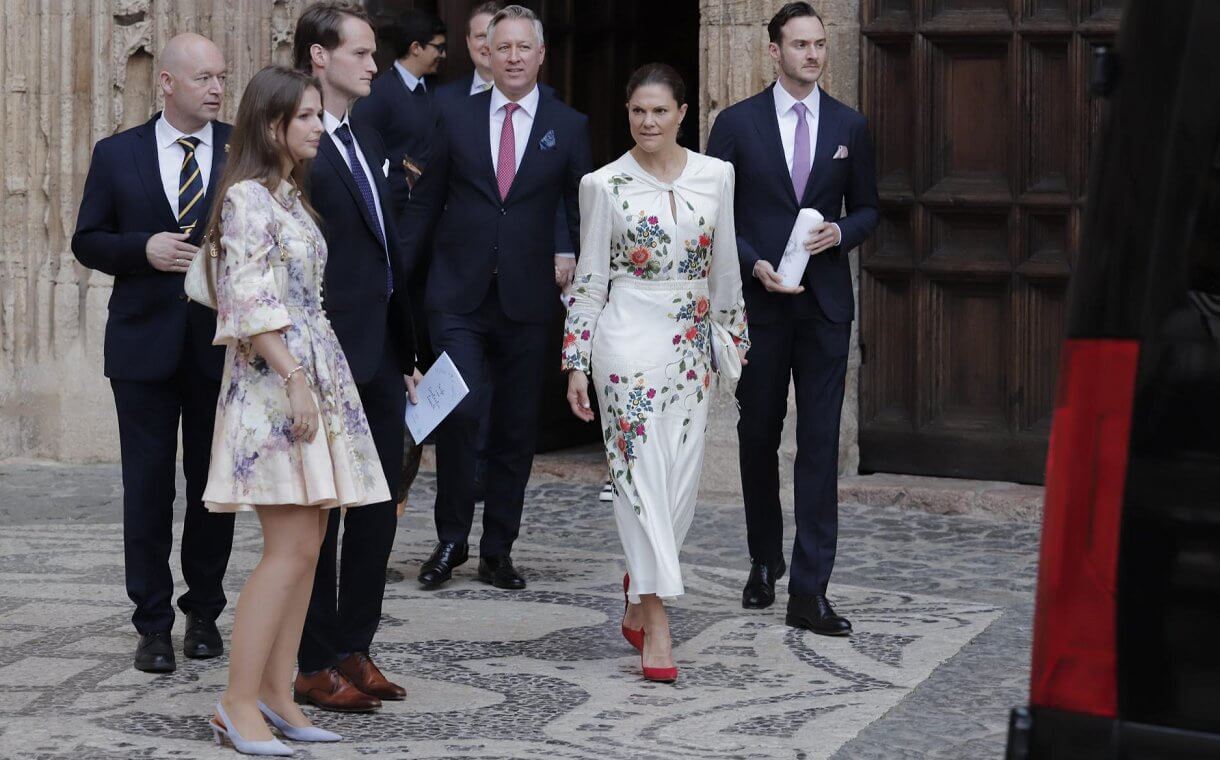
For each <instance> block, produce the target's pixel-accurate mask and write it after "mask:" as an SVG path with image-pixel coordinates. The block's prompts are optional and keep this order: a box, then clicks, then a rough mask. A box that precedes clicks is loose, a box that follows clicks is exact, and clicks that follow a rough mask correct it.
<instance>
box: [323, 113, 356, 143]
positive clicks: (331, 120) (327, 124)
mask: <svg viewBox="0 0 1220 760" xmlns="http://www.w3.org/2000/svg"><path fill="white" fill-rule="evenodd" d="M344 124H347V112H346V111H344V112H343V118H342V119H336V118H335V117H334V115H333V114H331V112H330V111H327V110H323V111H322V127H323V128H324V129H325V130H326V133H327V134H329V135H330V136H331V137H334V136H335V130H336V129H338V128H339V127H341V126H343V125H344ZM348 129H351V127H350V126H349V127H348Z"/></svg>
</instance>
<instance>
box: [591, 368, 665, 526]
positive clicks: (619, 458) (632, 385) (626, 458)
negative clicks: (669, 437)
mask: <svg viewBox="0 0 1220 760" xmlns="http://www.w3.org/2000/svg"><path fill="white" fill-rule="evenodd" d="M624 396H625V397H626V398H625V400H624ZM656 396H657V389H656V388H650V387H648V383H647V381H646V380H645V378H644V373H642V372H637V373H635V374H634V375H632V376H631V377H630V378H628V377H627V376H626V375H620V374H618V373H615V372H612V373H610V376H609V377H608V378H607V382H606V384H605V387H604V388H603V392H602V398H604V399H605V407H604V408H603V410H602V421H603V423H604V427H603V430H602V439H603V440H604V441H605V443H606V452H607V459H608V463H609V465H610V472H611V475H612V476H613V477H614V478H615V480H621V481H622V482H624V483H628V484H633V483H634V482H635V481H634V479H633V478H632V475H631V467H632V465H633V463H634V462H635V460H636V458H637V457H638V456H639V455H638V453H637V447H639V446H642V445H643V444H645V443H647V442H648V415H649V414H651V413H652V411H653V399H655V398H656ZM633 502H634V500H633ZM632 507H633V508H634V509H635V513H636V514H637V515H638V514H640V512H641V506H640V504H639V503H638V502H636V503H633V504H632Z"/></svg>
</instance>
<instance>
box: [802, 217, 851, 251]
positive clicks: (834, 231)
mask: <svg viewBox="0 0 1220 760" xmlns="http://www.w3.org/2000/svg"><path fill="white" fill-rule="evenodd" d="M841 240H842V236H841V235H840V234H839V228H838V226H837V225H834V224H831V223H830V222H818V223H817V224H815V225H814V226H813V230H811V231H810V233H809V237H807V238H805V250H806V251H809V255H810V256H815V255H817V254H819V253H821V252H822V251H825V250H827V249H829V248H834V247H835V246H836V245H838V244H839V243H840V241H841Z"/></svg>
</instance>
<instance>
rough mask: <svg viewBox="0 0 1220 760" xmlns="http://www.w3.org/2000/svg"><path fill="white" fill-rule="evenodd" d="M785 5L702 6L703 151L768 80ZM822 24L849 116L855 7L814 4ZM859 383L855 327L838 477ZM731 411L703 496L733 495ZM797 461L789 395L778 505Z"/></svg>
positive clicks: (719, 430)
mask: <svg viewBox="0 0 1220 760" xmlns="http://www.w3.org/2000/svg"><path fill="white" fill-rule="evenodd" d="M783 4H784V0H701V3H700V13H701V18H702V23H701V29H700V44H701V47H702V50H703V55H702V59H701V61H700V71H699V75H700V78H701V80H702V87H701V89H700V95H701V98H702V101H701V102H700V104H699V119H700V122H699V132H700V136H701V138H702V140H703V144H706V143H707V134H708V130H709V129H710V128H711V124H712V122H714V121H715V120H716V114H718V113H719V112H720V111H721V109H724V108H726V107H728V106H730V105H732V104H734V103H737V102H738V101H740V100H744V99H745V98H748V97H749V96H751V95H753V94H755V93H757V92H758V91H759V90H761V89H762V88H763V87H765V86H766V85H768V84H770V83H771V82H772V81H773V80H774V79H775V65H774V63H772V61H771V57H770V56H769V55H768V53H767V42H768V40H767V28H766V27H767V21H768V20H770V18H771V16H772V15H774V14H775V12H776V11H777V10H779V8H780V6H782V5H783ZM813 5H814V7H815V8H817V9H818V12H819V13H820V14H822V18H823V20H824V21H825V22H826V31H827V36H828V37H829V42H830V62H829V66H828V68H827V70H826V73H825V74H823V76H822V86H823V87H824V88H825V90H826V91H827V92H828V93H830V94H831V95H832V96H834V97H835V98H836V99H838V100H840V101H842V102H844V103H846V104H847V105H849V106H851V107H853V108H859V102H860V0H813ZM851 265H852V282H853V287H855V288H857V294H858V283H859V271H858V266H857V258H856V252H854V251H853V252H852V254H851ZM859 377H860V347H859V341H858V340H857V334H856V324H855V323H853V324H852V336H851V353H850V355H849V357H848V364H847V395H846V398H845V399H844V402H843V418H842V432H841V434H840V438H839V472H840V474H855V473H856V470H857V468H858V467H859V463H860V454H859V445H858V441H859V435H858V423H857V412H858V409H859V398H858V392H857V391H858V385H859ZM736 425H737V411H736V409H735V408H734V404H733V400H732V399H728V398H720V399H718V401H717V406H716V408H715V409H714V410H713V412H712V417H711V420H710V421H709V423H708V442H707V454H706V461H705V464H704V468H703V488H704V489H705V490H708V491H716V492H731V493H733V492H739V491H740V489H741V482H740V477H741V475H740V470H739V468H738V464H737V430H736ZM795 454H796V403H795V392H794V391H791V390H790V391H789V393H788V417H787V419H786V420H785V421H784V435H783V440H782V443H781V446H780V473H781V483H782V484H783V487H782V488H781V494H782V497H783V499H784V501H785V503H788V502H790V500H791V496H792V492H791V487H790V486H791V483H792V460H793V457H794V456H795Z"/></svg>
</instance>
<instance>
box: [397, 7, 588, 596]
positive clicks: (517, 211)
mask: <svg viewBox="0 0 1220 760" xmlns="http://www.w3.org/2000/svg"><path fill="white" fill-rule="evenodd" d="M488 35H489V40H490V47H491V57H492V59H491V60H492V72H493V77H494V79H495V86H494V87H493V88H492V89H491V90H489V91H486V92H483V93H480V94H478V95H475V96H472V97H467V98H463V99H455V100H452V101H450V102H447V103H444V104H442V106H441V108H440V118H439V119H438V122H437V132H436V140H435V142H434V144H433V157H432V162H431V163H430V164H429V166H428V170H427V171H425V172H424V175H423V177H422V178H421V179H420V181H419V184H418V185H416V187H415V193H414V194H413V195H412V197H411V202H410V203H408V204H407V210H406V213H405V214H404V216H403V223H402V227H403V231H404V235H405V237H404V243H405V247H406V254H407V262H408V266H417V265H418V264H419V263H420V262H421V260H422V259H423V257H424V256H425V255H426V253H427V246H426V245H425V242H426V239H427V236H428V234H429V233H433V241H434V243H433V256H432V260H431V265H430V269H429V273H428V285H427V303H426V306H427V309H428V321H429V325H430V327H431V333H432V343H433V346H434V348H435V350H436V351H437V352H442V351H444V352H447V353H448V354H449V356H450V358H452V359H453V361H454V363H455V364H456V365H457V368H458V370H459V371H460V372H461V374H462V377H463V378H465V380H466V383H467V385H468V386H469V387H470V388H471V389H484V388H487V389H488V390H490V392H491V417H490V428H489V443H488V447H487V475H486V481H487V482H486V499H485V501H484V514H483V535H482V538H481V541H480V544H479V579H480V580H482V581H484V582H486V583H491V584H493V585H494V586H496V587H497V588H504V589H520V588H524V587H525V579H524V578H522V577H521V575H520V574H519V573H518V572H517V571H516V569H515V568H514V567H513V564H512V560H511V556H510V552H511V551H512V546H513V542H514V541H515V540H516V538H517V534H518V532H519V530H520V525H521V512H522V506H523V503H524V499H525V486H526V484H527V483H528V481H529V475H530V466H531V464H532V462H533V458H534V446H535V439H536V433H537V416H538V402H539V388H540V386H541V383H539V382H538V375H539V373H540V372H542V371H544V369H545V368H546V367H547V366H550V365H549V363H550V362H551V361H553V360H554V358H553V357H548V356H547V355H546V345H547V340H546V339H547V329H548V327H549V325H550V321H551V318H552V317H553V316H555V314H556V309H558V308H559V306H560V290H559V289H560V288H563V287H566V286H567V285H568V284H569V283H570V282H571V278H572V273H573V271H574V270H575V258H574V257H561V256H558V255H556V254H555V240H554V236H553V235H552V234H551V232H552V229H553V225H554V220H555V214H556V209H557V207H558V205H559V204H560V203H561V202H562V203H564V204H566V209H567V217H566V218H567V220H568V226H569V234H568V238H569V242H570V244H571V246H572V248H571V250H573V251H575V250H576V245H577V243H576V241H577V239H578V237H579V208H578V200H577V193H578V188H579V184H580V178H581V177H582V176H583V175H584V174H585V173H586V172H588V171H589V169H590V162H591V158H590V149H589V135H588V119H586V118H585V117H584V116H583V115H582V114H579V113H577V112H576V111H574V110H572V109H571V108H569V107H568V106H566V105H565V104H563V103H562V102H560V101H559V100H557V99H555V98H550V97H546V96H544V95H542V94H541V93H540V92H539V89H538V84H537V80H538V69H539V67H540V66H541V64H542V60H543V57H544V55H545V47H544V40H543V31H542V24H541V23H540V22H539V21H538V19H537V17H536V16H535V15H534V14H533V12H532V11H530V10H528V9H526V8H522V7H521V6H517V5H510V6H508V7H506V8H505V9H504V10H502V11H500V12H499V13H497V14H496V15H495V16H494V17H493V19H492V23H491V25H490V27H489V30H488ZM479 395H480V394H479V393H478V392H475V393H472V394H470V395H469V396H467V397H466V399H465V400H463V401H462V403H461V404H459V405H458V407H457V409H455V410H454V411H453V413H451V414H450V416H449V417H448V418H447V419H446V420H445V421H444V422H443V423H442V424H441V426H440V428H438V430H437V434H436V439H437V440H436V443H437V453H436V456H437V494H436V509H435V516H436V527H437V536H438V539H439V543H438V545H437V547H436V550H435V551H434V552H433V553H432V556H431V558H430V559H428V561H426V562H425V563H424V564H423V567H422V568H421V569H420V574H419V580H420V583H421V584H422V585H423V586H424V587H425V588H436V587H437V586H439V585H440V584H442V583H444V582H445V581H447V580H448V579H449V578H450V577H451V574H452V572H453V568H454V567H456V566H458V565H460V564H462V563H463V562H465V561H466V559H467V557H468V549H467V537H468V535H469V533H470V528H471V524H472V522H473V517H474V490H473V476H474V468H475V458H476V449H477V437H478V427H479V422H480V417H481V414H480V410H481V409H482V408H483V404H482V402H481V399H480V398H479Z"/></svg>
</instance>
